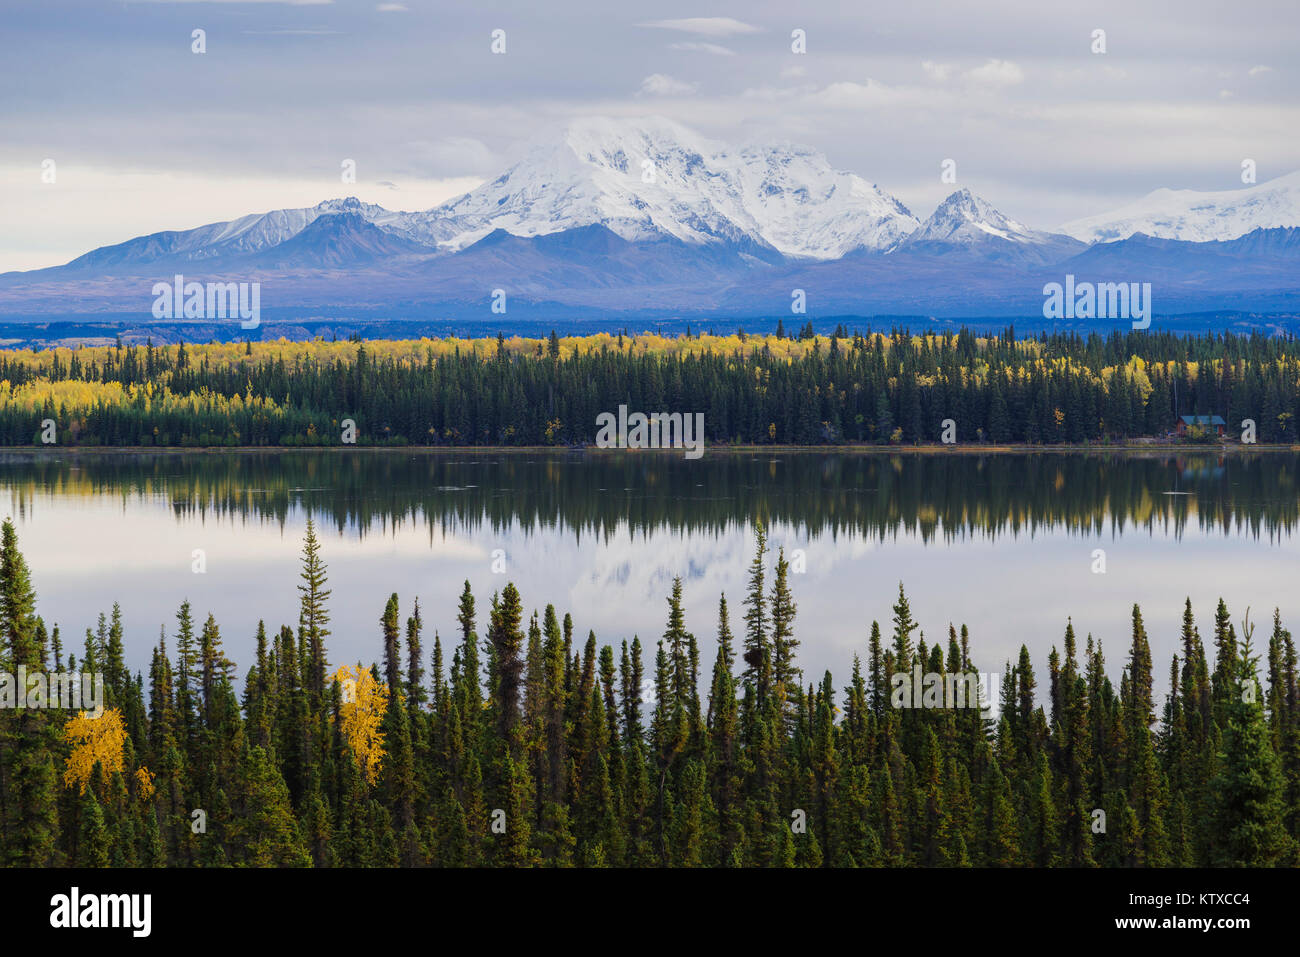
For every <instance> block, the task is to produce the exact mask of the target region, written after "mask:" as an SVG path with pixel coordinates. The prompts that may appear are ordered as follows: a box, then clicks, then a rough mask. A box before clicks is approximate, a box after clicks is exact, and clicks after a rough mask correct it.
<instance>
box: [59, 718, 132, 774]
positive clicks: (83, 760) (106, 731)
mask: <svg viewBox="0 0 1300 957" xmlns="http://www.w3.org/2000/svg"><path fill="white" fill-rule="evenodd" d="M63 738H64V740H66V741H67V742H69V743H70V744H71V745H72V753H71V754H69V755H68V767H67V770H65V771H64V772H63V785H64V787H72V785H74V784H76V785H78V793H81V794H85V793H86V785H87V784H89V783H90V776H91V774H92V773H94V770H95V762H96V761H98V762H99V763H100V764H102V765H103V766H104V771H105V772H107V773H108V774H112V773H113V772H114V771H121V770H122V746H123V745H124V744H126V726H125V725H124V724H123V723H122V712H120V711H118V710H117V709H116V708H109V709H108V710H106V711H105V712H104V713H103V714H101V715H100V716H99V717H98V718H91V717H89V716H88V715H87V714H86V712H84V711H81V712H78V713H77V716H76V717H75V718H72V719H70V720H69V721H68V723H67V726H66V727H64V729H63Z"/></svg>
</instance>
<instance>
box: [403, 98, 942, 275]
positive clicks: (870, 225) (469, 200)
mask: <svg viewBox="0 0 1300 957" xmlns="http://www.w3.org/2000/svg"><path fill="white" fill-rule="evenodd" d="M424 223H425V227H426V230H427V233H426V236H427V238H428V239H430V240H432V241H434V242H437V243H438V244H439V245H440V246H442V247H443V248H445V249H448V250H452V251H454V250H457V249H461V248H464V247H465V246H467V245H470V244H471V243H473V242H476V241H477V240H478V239H480V238H482V237H483V236H485V235H487V234H488V233H490V232H492V231H493V230H495V229H504V230H506V231H507V232H509V233H512V234H514V235H517V236H540V235H546V234H548V233H552V232H558V231H560V230H564V229H574V228H578V227H582V226H591V225H603V226H605V227H607V228H608V229H610V230H611V231H612V232H613V233H615V234H616V235H618V236H621V237H622V238H624V239H627V240H629V241H641V240H647V239H662V238H665V237H671V238H674V239H677V240H679V241H681V242H685V243H689V244H692V245H703V244H715V243H726V244H732V245H739V246H748V247H751V248H752V249H754V250H756V251H762V250H768V251H770V252H775V253H779V254H780V255H782V256H788V257H795V258H805V257H806V258H814V259H833V258H838V257H840V256H842V255H843V254H844V253H846V252H848V251H850V250H852V249H856V248H861V247H866V248H871V249H880V248H886V247H888V246H891V245H893V244H894V243H896V242H897V241H898V240H899V239H901V238H902V237H903V236H906V235H907V234H908V233H909V232H911V231H912V230H914V229H915V228H916V225H917V221H916V219H915V218H914V217H913V216H912V215H911V213H909V212H908V211H907V209H906V208H905V207H904V206H903V205H902V204H901V203H899V202H898V201H897V200H895V199H893V198H892V197H890V196H889V195H887V194H886V193H884V192H882V191H881V190H879V189H878V188H877V187H875V186H873V185H871V184H870V183H867V182H866V181H865V180H863V179H861V178H860V177H857V176H854V175H853V174H851V173H845V172H841V171H838V170H835V169H833V168H832V167H831V166H830V164H829V163H827V161H826V158H825V157H824V156H822V154H820V153H818V152H816V151H814V150H810V149H806V148H800V147H792V146H778V147H749V148H746V149H742V150H738V151H736V150H731V149H729V148H727V147H726V146H723V145H722V144H719V143H715V142H713V141H711V140H708V139H706V138H704V137H702V136H700V135H698V134H696V133H694V132H693V131H691V130H688V129H687V128H686V127H684V126H681V125H680V124H678V123H674V122H672V121H670V120H666V119H663V118H661V117H648V118H638V119H635V120H629V119H601V118H588V119H582V120H577V121H574V122H573V123H570V124H569V125H568V126H567V127H565V128H564V129H563V130H562V131H561V133H560V134H559V135H558V136H551V137H547V138H544V139H540V140H537V141H535V142H534V143H533V144H532V146H531V147H530V148H529V150H528V151H527V153H526V155H525V156H524V158H523V159H522V160H521V161H520V162H519V163H517V164H515V165H514V166H512V167H511V168H510V169H509V170H507V171H506V172H505V173H504V174H503V175H501V176H500V177H498V178H497V179H495V180H493V181H491V182H489V183H485V184H484V185H483V186H480V187H479V188H478V189H476V190H474V191H473V192H470V193H468V194H466V195H465V196H462V197H460V198H458V199H456V200H453V201H451V202H449V203H447V204H444V205H443V206H441V207H439V208H438V209H435V210H430V211H429V213H427V214H425V215H424Z"/></svg>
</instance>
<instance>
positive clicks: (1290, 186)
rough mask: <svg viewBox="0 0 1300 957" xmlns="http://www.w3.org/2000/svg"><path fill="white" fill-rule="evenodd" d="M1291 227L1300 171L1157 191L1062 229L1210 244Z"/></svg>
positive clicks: (1297, 209)
mask: <svg viewBox="0 0 1300 957" xmlns="http://www.w3.org/2000/svg"><path fill="white" fill-rule="evenodd" d="M1287 226H1300V171H1297V172H1294V173H1290V174H1288V175H1286V176H1279V177H1278V178H1277V179H1272V180H1269V181H1268V182H1266V183H1259V184H1258V185H1255V186H1248V187H1246V188H1245V189H1230V190H1223V191H1219V192H1199V191H1197V190H1192V189H1158V190H1156V191H1155V192H1152V193H1148V194H1147V195H1146V196H1144V197H1142V198H1141V199H1139V200H1138V201H1137V202H1135V203H1130V204H1129V205H1127V206H1123V207H1121V208H1119V209H1117V210H1114V211H1113V212H1109V213H1103V214H1101V215H1100V216H1089V217H1087V218H1084V219H1076V220H1074V221H1072V222H1068V223H1066V224H1065V225H1064V226H1062V227H1061V232H1063V233H1065V234H1066V235H1067V236H1073V237H1074V238H1075V239H1080V240H1083V241H1084V242H1088V243H1093V242H1113V241H1114V240H1116V239H1126V238H1127V237H1129V236H1132V235H1133V234H1134V233H1145V234H1146V235H1148V236H1155V237H1157V238H1159V239H1182V240H1186V241H1188V242H1197V243H1206V242H1213V241H1215V240H1227V239H1236V238H1237V237H1238V236H1244V235H1246V233H1249V232H1251V231H1253V230H1256V229H1275V228H1278V227H1287Z"/></svg>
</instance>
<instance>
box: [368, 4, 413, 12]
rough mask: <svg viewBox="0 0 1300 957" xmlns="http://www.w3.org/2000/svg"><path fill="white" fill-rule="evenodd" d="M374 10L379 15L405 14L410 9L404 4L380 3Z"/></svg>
mask: <svg viewBox="0 0 1300 957" xmlns="http://www.w3.org/2000/svg"><path fill="white" fill-rule="evenodd" d="M375 9H376V10H378V11H379V12H380V13H406V11H407V10H409V9H410V7H408V6H407V5H406V4H404V3H381V4H380V5H379V6H377V7H375Z"/></svg>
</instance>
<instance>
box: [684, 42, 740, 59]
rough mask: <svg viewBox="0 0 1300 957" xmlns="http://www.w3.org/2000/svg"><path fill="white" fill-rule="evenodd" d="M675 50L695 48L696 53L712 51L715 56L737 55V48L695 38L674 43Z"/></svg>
mask: <svg viewBox="0 0 1300 957" xmlns="http://www.w3.org/2000/svg"><path fill="white" fill-rule="evenodd" d="M670 47H671V49H673V50H693V51H695V52H696V53H712V54H714V55H715V56H735V55H736V51H735V50H729V49H727V48H726V47H724V46H721V45H719V44H717V43H700V42H698V41H695V40H688V41H686V42H685V43H673V44H671V45H670Z"/></svg>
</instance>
